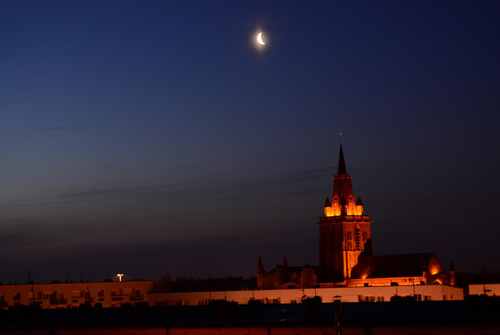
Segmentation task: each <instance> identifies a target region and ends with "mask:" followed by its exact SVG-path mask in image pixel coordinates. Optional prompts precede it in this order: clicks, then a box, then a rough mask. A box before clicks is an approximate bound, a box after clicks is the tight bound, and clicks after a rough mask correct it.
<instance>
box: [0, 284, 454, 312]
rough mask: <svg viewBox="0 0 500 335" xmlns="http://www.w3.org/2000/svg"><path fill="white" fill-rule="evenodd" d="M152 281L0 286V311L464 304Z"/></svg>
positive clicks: (399, 290)
mask: <svg viewBox="0 0 500 335" xmlns="http://www.w3.org/2000/svg"><path fill="white" fill-rule="evenodd" d="M153 289H154V282H153V281H151V280H148V281H123V282H92V283H53V284H21V285H17V284H15V285H0V308H8V307H9V306H16V305H26V306H28V305H33V304H35V305H38V306H40V307H41V308H43V309H55V308H77V307H79V306H80V305H81V304H90V305H92V306H95V305H96V304H100V305H101V306H102V307H105V308H107V307H121V306H122V305H123V304H124V303H131V304H135V303H137V302H147V303H148V304H149V305H150V306H197V305H208V304H210V303H211V301H213V300H227V301H229V302H236V303H238V304H240V305H246V304H248V302H249V301H251V300H259V301H260V302H261V303H263V304H296V303H301V301H302V300H303V299H304V298H312V297H316V296H317V297H320V298H321V301H323V302H326V303H328V302H333V301H335V300H340V301H342V302H384V301H385V302H387V301H390V299H391V297H393V296H401V297H405V296H413V297H415V300H416V301H443V300H463V298H464V295H463V290H462V289H461V288H458V287H453V286H448V285H414V286H412V285H406V286H367V287H334V288H307V289H271V290H232V291H199V292H166V293H156V292H154V291H153Z"/></svg>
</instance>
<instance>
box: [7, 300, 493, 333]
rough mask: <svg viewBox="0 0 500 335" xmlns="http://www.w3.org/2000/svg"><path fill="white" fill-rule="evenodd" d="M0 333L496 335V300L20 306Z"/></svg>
mask: <svg viewBox="0 0 500 335" xmlns="http://www.w3.org/2000/svg"><path fill="white" fill-rule="evenodd" d="M0 334H47V335H49V334H53V335H57V334H67V335H70V334H80V335H82V334H104V335H107V334H130V335H136V334H137V335H138V334H143V335H146V334H150V335H152V334H155V335H156V334H161V335H198V334H199V335H205V334H206V335H208V334H210V335H219V334H220V335H226V334H227V335H229V334H232V335H238V334H241V335H244V334H247V335H261V334H262V335H284V334H309V335H314V334H318V335H320V334H325V335H333V334H359V335H368V334H370V335H375V334H385V335H391V334H398V335H399V334H405V335H407V334H415V335H419V334H422V335H423V334H426V335H432V334H436V335H438V334H439V335H443V334H458V335H460V334H484V335H490V334H491V335H493V334H500V303H499V301H498V299H495V298H487V297H482V296H472V297H470V298H469V299H467V300H465V301H433V302H414V301H412V300H408V299H406V300H405V299H393V301H391V302H385V303H342V304H340V302H336V303H333V304H332V303H328V304H326V303H321V302H320V300H319V299H307V300H306V301H304V302H303V303H302V304H293V305H263V304H259V303H258V302H256V303H254V304H248V305H238V304H236V303H230V302H226V301H215V302H213V303H212V305H210V306H180V307H174V306H172V307H148V306H147V305H146V304H141V305H136V306H135V307H132V306H131V305H123V306H122V307H121V308H91V307H89V308H85V307H82V308H80V309H61V310H43V309H30V308H28V307H25V306H16V307H12V308H10V309H9V310H3V311H0Z"/></svg>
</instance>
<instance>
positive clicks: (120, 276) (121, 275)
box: [116, 273, 123, 281]
mask: <svg viewBox="0 0 500 335" xmlns="http://www.w3.org/2000/svg"><path fill="white" fill-rule="evenodd" d="M116 276H117V277H118V281H122V277H123V273H118V274H117V275H116Z"/></svg>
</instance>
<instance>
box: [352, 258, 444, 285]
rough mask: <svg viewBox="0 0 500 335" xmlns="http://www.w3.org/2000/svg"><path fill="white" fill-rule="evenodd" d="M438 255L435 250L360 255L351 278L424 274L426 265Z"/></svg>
mask: <svg viewBox="0 0 500 335" xmlns="http://www.w3.org/2000/svg"><path fill="white" fill-rule="evenodd" d="M433 257H436V256H435V254H434V253H433V252H429V253H420V254H400V255H384V256H359V259H358V264H357V265H356V266H355V267H354V268H353V269H352V272H351V278H352V279H361V278H387V277H412V276H415V277H416V276H422V273H423V271H424V267H425V266H426V264H429V263H430V261H431V259H432V258H433Z"/></svg>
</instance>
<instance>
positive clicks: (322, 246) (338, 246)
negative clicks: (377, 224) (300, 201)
mask: <svg viewBox="0 0 500 335" xmlns="http://www.w3.org/2000/svg"><path fill="white" fill-rule="evenodd" d="M371 223H372V221H371V220H370V216H368V215H364V213H363V203H362V202H361V197H360V196H359V195H358V197H357V200H355V198H354V192H353V189H352V182H351V175H350V174H348V173H347V169H346V165H345V160H344V153H343V151H342V142H341V143H340V153H339V164H338V171H337V174H336V175H335V177H334V178H333V194H332V198H331V202H330V199H329V198H328V197H327V198H326V201H325V216H323V217H321V218H320V219H319V222H318V225H319V281H320V282H328V283H331V282H342V281H344V280H345V279H349V278H350V275H351V270H352V268H353V267H354V266H355V265H356V264H357V263H358V257H359V255H361V254H362V253H363V254H364V255H372V247H371Z"/></svg>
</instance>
